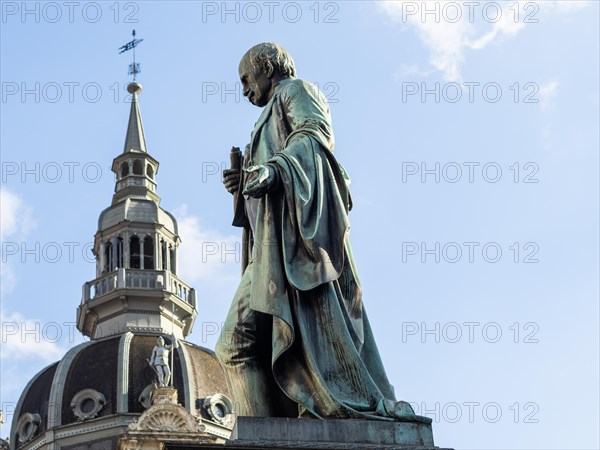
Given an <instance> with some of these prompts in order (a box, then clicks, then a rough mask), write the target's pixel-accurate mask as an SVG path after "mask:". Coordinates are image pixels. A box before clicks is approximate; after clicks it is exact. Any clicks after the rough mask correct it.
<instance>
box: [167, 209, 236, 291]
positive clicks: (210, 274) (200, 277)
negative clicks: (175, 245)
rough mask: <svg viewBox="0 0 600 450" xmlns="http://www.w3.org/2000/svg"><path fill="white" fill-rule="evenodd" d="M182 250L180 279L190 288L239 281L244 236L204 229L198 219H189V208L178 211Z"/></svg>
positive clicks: (191, 216) (180, 252)
mask: <svg viewBox="0 0 600 450" xmlns="http://www.w3.org/2000/svg"><path fill="white" fill-rule="evenodd" d="M175 216H176V217H177V223H178V224H179V235H180V237H181V241H182V243H181V246H180V247H179V261H178V263H179V270H178V272H179V275H180V276H181V278H182V280H183V281H184V282H186V283H188V284H193V283H210V284H211V286H214V285H224V284H231V283H236V284H237V282H238V281H239V278H240V264H241V261H240V259H241V233H240V235H239V236H234V235H224V234H222V233H220V232H218V231H216V230H209V229H206V228H203V227H202V225H201V224H200V220H199V219H198V217H196V216H194V215H190V214H189V212H188V211H187V206H186V205H183V206H181V207H180V208H178V209H177V211H176V213H175Z"/></svg>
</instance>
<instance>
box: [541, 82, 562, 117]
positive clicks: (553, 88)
mask: <svg viewBox="0 0 600 450" xmlns="http://www.w3.org/2000/svg"><path fill="white" fill-rule="evenodd" d="M557 91H558V80H550V81H548V82H547V83H545V84H542V85H541V86H540V90H539V91H538V97H539V99H540V107H541V108H542V111H546V110H548V109H549V108H550V107H551V106H552V102H553V100H554V98H555V97H556V95H557Z"/></svg>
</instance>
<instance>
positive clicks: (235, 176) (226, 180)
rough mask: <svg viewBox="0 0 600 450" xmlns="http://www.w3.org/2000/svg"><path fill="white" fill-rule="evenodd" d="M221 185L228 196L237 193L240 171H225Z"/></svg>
mask: <svg viewBox="0 0 600 450" xmlns="http://www.w3.org/2000/svg"><path fill="white" fill-rule="evenodd" d="M223 184H224V185H225V189H227V192H229V193H230V194H233V193H235V192H237V191H238V188H239V186H240V171H239V170H238V169H225V170H224V171H223Z"/></svg>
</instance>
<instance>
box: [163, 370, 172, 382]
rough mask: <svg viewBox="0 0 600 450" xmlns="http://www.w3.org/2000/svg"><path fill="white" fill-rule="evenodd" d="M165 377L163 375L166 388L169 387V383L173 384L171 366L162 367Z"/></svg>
mask: <svg viewBox="0 0 600 450" xmlns="http://www.w3.org/2000/svg"><path fill="white" fill-rule="evenodd" d="M162 369H163V372H164V375H163V380H164V383H165V384H164V385H165V386H169V383H170V382H171V369H169V366H162Z"/></svg>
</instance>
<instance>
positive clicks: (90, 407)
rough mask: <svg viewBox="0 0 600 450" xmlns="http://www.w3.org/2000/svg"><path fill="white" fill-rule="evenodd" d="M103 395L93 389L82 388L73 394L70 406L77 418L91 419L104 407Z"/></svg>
mask: <svg viewBox="0 0 600 450" xmlns="http://www.w3.org/2000/svg"><path fill="white" fill-rule="evenodd" d="M105 404H106V399H105V398H104V395H103V394H102V393H100V392H98V391H96V390H94V389H83V390H81V391H79V392H78V393H77V394H75V395H74V396H73V400H71V408H72V409H73V414H75V417H77V418H78V419H79V420H88V419H93V418H94V417H96V416H97V415H98V413H99V412H100V411H101V410H102V408H104V405H105Z"/></svg>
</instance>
